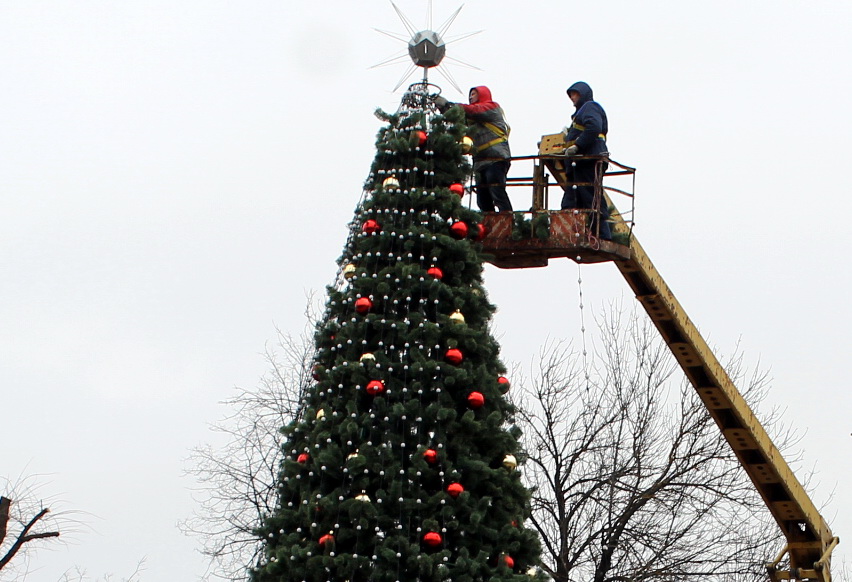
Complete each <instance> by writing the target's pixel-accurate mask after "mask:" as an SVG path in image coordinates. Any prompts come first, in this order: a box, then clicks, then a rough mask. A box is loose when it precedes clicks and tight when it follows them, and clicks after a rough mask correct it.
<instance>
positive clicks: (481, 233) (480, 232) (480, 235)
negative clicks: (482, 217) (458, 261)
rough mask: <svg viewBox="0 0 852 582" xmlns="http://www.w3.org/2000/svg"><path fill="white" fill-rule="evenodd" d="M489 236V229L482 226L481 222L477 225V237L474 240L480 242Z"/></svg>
mask: <svg viewBox="0 0 852 582" xmlns="http://www.w3.org/2000/svg"><path fill="white" fill-rule="evenodd" d="M487 234H488V227H487V226H485V225H484V224H482V223H481V222H480V223H479V224H477V225H476V236H474V240H477V241H480V240H482V239H484V238H485V235H487Z"/></svg>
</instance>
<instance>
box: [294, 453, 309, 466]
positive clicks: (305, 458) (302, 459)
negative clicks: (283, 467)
mask: <svg viewBox="0 0 852 582" xmlns="http://www.w3.org/2000/svg"><path fill="white" fill-rule="evenodd" d="M308 459H310V457H309V456H308V453H301V454H300V455H299V456H298V457H296V461H297V462H299V463H302V464H303V465H304V464H305V463H307V462H308Z"/></svg>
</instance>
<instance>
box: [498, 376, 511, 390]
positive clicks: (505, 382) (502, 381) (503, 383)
mask: <svg viewBox="0 0 852 582" xmlns="http://www.w3.org/2000/svg"><path fill="white" fill-rule="evenodd" d="M497 384H498V385H499V386H500V391H501V392H502V393H503V394H505V393H506V392H508V391H509V387H510V386H511V383H510V382H509V379H508V378H507V377H506V376H500V377H499V378H497Z"/></svg>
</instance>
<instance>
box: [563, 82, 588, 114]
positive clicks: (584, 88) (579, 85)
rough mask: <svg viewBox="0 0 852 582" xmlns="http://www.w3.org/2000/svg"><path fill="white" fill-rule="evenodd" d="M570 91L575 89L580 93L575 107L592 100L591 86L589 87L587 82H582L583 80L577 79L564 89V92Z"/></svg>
mask: <svg viewBox="0 0 852 582" xmlns="http://www.w3.org/2000/svg"><path fill="white" fill-rule="evenodd" d="M571 91H576V92H577V93H579V94H580V102H579V103H577V105H576V108H577V109H579V108H580V107H582V106H583V105H585V104H586V103H588V102H589V101H594V95H593V94H592V88H591V87H589V84H588V83H584V82H583V81H577V82H576V83H574V84H573V85H571V86H570V87H568V90H566V91H565V92H566V93H570V92H571Z"/></svg>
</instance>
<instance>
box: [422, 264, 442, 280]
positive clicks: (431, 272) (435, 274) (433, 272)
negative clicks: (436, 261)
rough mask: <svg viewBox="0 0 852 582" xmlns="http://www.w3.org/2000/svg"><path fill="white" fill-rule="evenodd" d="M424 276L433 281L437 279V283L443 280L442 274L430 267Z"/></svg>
mask: <svg viewBox="0 0 852 582" xmlns="http://www.w3.org/2000/svg"><path fill="white" fill-rule="evenodd" d="M426 274H427V275H429V276H430V277H432V278H433V279H437V280H439V281H440V280H441V279H443V278H444V272H443V271H442V270H441V269H439V268H438V267H432V268H431V269H429V270H428V271H426Z"/></svg>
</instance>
